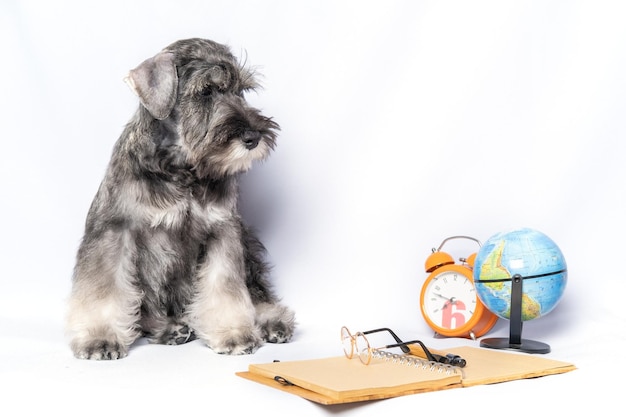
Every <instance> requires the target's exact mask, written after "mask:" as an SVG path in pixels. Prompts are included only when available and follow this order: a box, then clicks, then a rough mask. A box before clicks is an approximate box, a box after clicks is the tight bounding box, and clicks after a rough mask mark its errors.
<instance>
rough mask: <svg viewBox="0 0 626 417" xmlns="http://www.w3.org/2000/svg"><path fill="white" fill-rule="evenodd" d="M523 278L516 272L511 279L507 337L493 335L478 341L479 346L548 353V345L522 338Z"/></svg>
mask: <svg viewBox="0 0 626 417" xmlns="http://www.w3.org/2000/svg"><path fill="white" fill-rule="evenodd" d="M522 286H523V278H522V276H521V275H519V274H516V275H514V276H513V278H512V279H511V314H510V333H509V338H508V339H507V338H506V337H493V338H489V339H483V340H481V341H480V346H481V347H486V348H491V349H510V350H518V351H520V352H525V353H549V352H550V345H548V344H546V343H543V342H537V341H536V340H528V339H522V324H523V323H524V322H523V321H522V293H523V291H522V290H523V288H522Z"/></svg>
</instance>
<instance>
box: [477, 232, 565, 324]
mask: <svg viewBox="0 0 626 417" xmlns="http://www.w3.org/2000/svg"><path fill="white" fill-rule="evenodd" d="M516 274H519V275H521V277H522V278H523V281H522V282H523V286H522V294H523V295H522V320H523V321H528V320H533V319H536V318H539V317H541V316H543V315H545V314H548V313H549V312H550V311H552V310H553V309H554V307H556V305H557V304H558V302H559V301H560V300H561V298H562V296H563V292H564V291H565V286H566V284H567V265H566V262H565V258H564V256H563V253H562V252H561V250H560V249H559V247H558V246H557V245H556V243H554V241H552V239H550V238H549V237H548V236H546V235H545V234H543V233H541V232H539V231H536V230H533V229H529V228H522V229H516V230H512V231H508V232H502V233H498V234H496V235H494V236H492V237H490V238H489V239H488V240H487V241H486V242H485V243H484V244H483V245H482V246H481V248H480V250H479V251H478V253H477V254H476V260H475V263H474V281H475V287H476V292H477V294H478V298H479V299H480V300H481V301H482V303H483V304H484V305H485V307H487V308H488V309H489V310H490V311H491V312H492V313H494V314H496V315H497V316H498V317H501V318H504V319H509V318H510V316H511V285H512V284H511V278H512V277H513V276H514V275H516Z"/></svg>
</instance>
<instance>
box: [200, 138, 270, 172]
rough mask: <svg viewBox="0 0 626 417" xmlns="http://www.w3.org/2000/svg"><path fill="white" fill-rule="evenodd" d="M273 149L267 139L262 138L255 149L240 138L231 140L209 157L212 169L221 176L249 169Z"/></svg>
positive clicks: (208, 160)
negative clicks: (247, 145)
mask: <svg viewBox="0 0 626 417" xmlns="http://www.w3.org/2000/svg"><path fill="white" fill-rule="evenodd" d="M270 151H271V147H270V146H269V145H268V144H267V141H265V140H261V141H260V142H259V144H258V145H257V146H256V147H254V148H253V149H247V148H246V146H245V145H244V144H243V142H242V141H241V140H239V139H235V140H234V141H231V143H229V144H228V145H227V146H226V147H225V148H224V149H223V150H222V152H219V153H217V154H212V155H211V156H209V157H208V158H207V162H208V165H209V166H210V167H211V171H212V172H213V173H214V174H216V175H217V176H219V177H224V176H229V175H235V174H237V173H241V172H245V171H248V170H249V169H250V168H251V167H252V165H253V163H254V162H255V161H263V160H265V159H266V158H267V157H268V156H269V154H270Z"/></svg>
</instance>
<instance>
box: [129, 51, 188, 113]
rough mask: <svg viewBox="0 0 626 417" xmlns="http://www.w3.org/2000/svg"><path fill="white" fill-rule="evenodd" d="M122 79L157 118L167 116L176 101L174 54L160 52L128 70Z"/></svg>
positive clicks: (176, 77) (176, 76) (176, 80)
mask: <svg viewBox="0 0 626 417" xmlns="http://www.w3.org/2000/svg"><path fill="white" fill-rule="evenodd" d="M124 81H126V83H127V84H128V85H129V86H130V88H131V89H132V90H133V91H134V92H135V93H136V94H137V95H138V96H139V100H140V101H141V104H143V106H144V107H145V108H146V109H147V110H148V111H149V112H150V114H151V115H152V116H153V117H154V118H156V119H159V120H163V119H165V118H166V117H167V116H169V114H170V112H171V111H172V108H173V107H174V104H175V103H176V92H177V90H178V75H177V73H176V65H174V54H173V53H171V52H160V53H158V54H157V55H155V56H154V57H152V58H148V59H146V60H145V61H143V62H142V63H141V64H139V66H138V67H137V68H135V69H133V70H130V72H129V73H128V76H127V77H126V78H124Z"/></svg>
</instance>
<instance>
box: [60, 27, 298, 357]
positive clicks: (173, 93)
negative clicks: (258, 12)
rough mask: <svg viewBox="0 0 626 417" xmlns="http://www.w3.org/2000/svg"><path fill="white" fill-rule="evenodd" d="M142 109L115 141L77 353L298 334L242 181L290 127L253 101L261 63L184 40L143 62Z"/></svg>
mask: <svg viewBox="0 0 626 417" xmlns="http://www.w3.org/2000/svg"><path fill="white" fill-rule="evenodd" d="M127 82H128V84H129V85H130V86H131V87H132V88H133V90H134V91H135V92H136V93H137V95H138V96H139V99H140V105H139V109H138V110H137V112H136V114H135V115H134V117H133V118H132V119H131V120H130V122H129V123H128V124H127V126H126V128H125V129H124V131H123V133H122V135H121V137H120V139H119V140H118V141H117V143H116V145H115V148H114V150H113V155H112V158H111V161H110V163H109V166H108V169H107V171H106V175H105V177H104V180H103V181H102V183H101V185H100V188H99V189H98V192H97V194H96V196H95V198H94V200H93V203H92V205H91V208H90V210H89V213H88V215H87V221H86V226H85V233H84V236H83V239H82V241H81V244H80V247H79V250H78V254H77V262H76V266H75V269H74V276H73V286H72V291H71V295H70V299H69V314H68V318H67V332H68V336H69V338H70V340H71V342H70V343H71V348H72V350H73V352H74V355H75V356H76V357H78V358H84V359H118V358H123V357H125V356H126V355H127V354H128V350H129V347H130V346H131V344H132V343H133V342H134V341H136V340H137V339H138V338H139V337H142V336H145V337H147V338H148V340H149V341H150V342H152V343H162V344H170V345H172V344H174V345H176V344H182V343H186V342H188V341H190V340H193V339H195V338H199V339H201V340H203V341H204V342H205V343H206V344H207V345H208V346H209V347H210V348H211V349H213V350H214V351H215V352H218V353H225V354H247V353H253V352H255V351H256V350H257V348H259V346H261V345H262V344H263V342H264V341H267V342H272V343H283V342H288V341H289V340H290V339H291V337H292V335H293V332H294V327H295V321H294V313H293V312H292V311H291V310H290V309H289V308H288V307H286V306H284V305H282V304H281V303H280V302H279V300H278V299H277V297H276V295H275V294H274V292H273V290H272V288H271V285H270V283H269V280H268V269H269V268H268V266H267V264H266V262H265V260H264V254H265V249H264V247H263V245H262V244H261V243H260V241H259V240H258V239H257V238H256V237H255V235H254V234H253V233H252V232H251V230H250V229H249V228H248V227H247V226H246V225H244V223H243V222H242V219H241V216H240V214H239V212H238V208H237V200H238V177H239V174H241V173H242V172H245V171H247V170H248V169H249V168H250V167H251V165H252V163H253V162H254V161H256V160H263V159H265V158H266V157H267V156H268V154H269V153H270V151H271V150H272V149H273V148H274V145H275V141H276V135H277V131H278V130H279V127H278V125H277V124H276V123H275V122H274V121H273V120H272V119H271V118H268V117H265V116H263V115H262V114H261V113H260V111H259V110H257V109H255V108H253V107H251V106H249V105H248V104H247V102H246V101H245V100H244V96H243V94H244V92H246V91H248V90H253V89H254V88H255V87H257V86H258V84H257V82H256V81H255V77H254V72H253V71H252V70H250V69H247V68H245V67H244V66H243V65H241V64H240V63H239V62H238V61H237V60H236V59H235V57H234V56H233V55H232V54H231V52H230V50H229V48H228V47H227V46H224V45H221V44H218V43H216V42H213V41H210V40H204V39H187V40H180V41H177V42H175V43H173V44H171V45H170V46H168V47H166V48H165V49H163V50H162V51H161V52H160V53H158V54H157V55H155V56H154V57H152V58H149V59H147V60H146V61H144V62H143V63H141V64H140V65H139V66H138V67H137V68H135V69H133V70H131V71H130V73H129V75H128V77H127Z"/></svg>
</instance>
